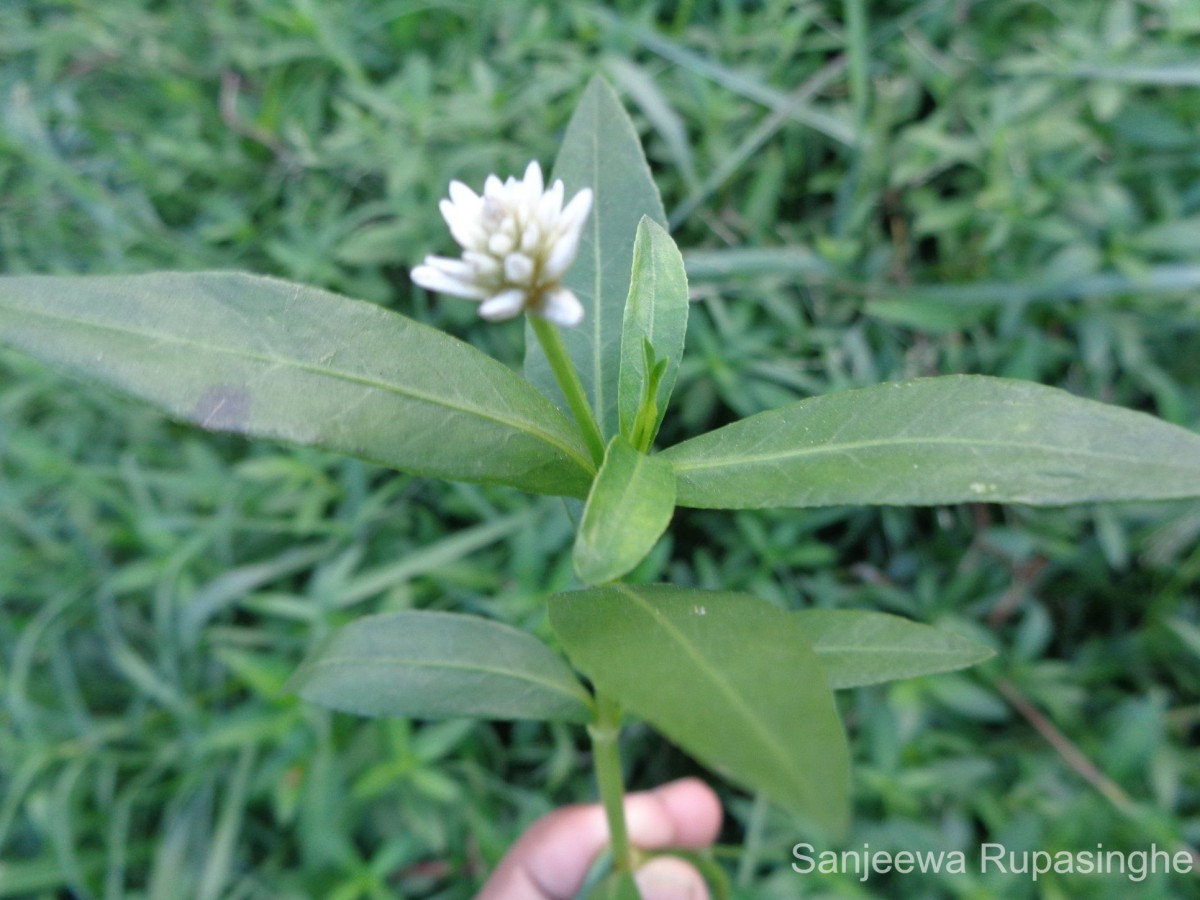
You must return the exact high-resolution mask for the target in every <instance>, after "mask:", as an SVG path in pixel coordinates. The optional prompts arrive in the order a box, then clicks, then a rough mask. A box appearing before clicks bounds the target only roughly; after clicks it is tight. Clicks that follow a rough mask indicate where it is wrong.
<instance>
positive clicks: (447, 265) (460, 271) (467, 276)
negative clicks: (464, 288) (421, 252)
mask: <svg viewBox="0 0 1200 900" xmlns="http://www.w3.org/2000/svg"><path fill="white" fill-rule="evenodd" d="M425 265H427V266H429V267H431V268H434V269H437V270H438V271H439V272H442V273H444V274H446V275H449V276H450V277H451V278H457V279H458V280H459V281H464V282H465V281H470V280H471V279H472V278H474V277H475V269H474V267H473V266H471V265H469V264H468V263H466V262H464V261H463V260H461V259H450V258H449V257H447V256H427V257H425Z"/></svg>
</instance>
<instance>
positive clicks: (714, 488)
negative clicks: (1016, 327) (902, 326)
mask: <svg viewBox="0 0 1200 900" xmlns="http://www.w3.org/2000/svg"><path fill="white" fill-rule="evenodd" d="M661 455H662V456H664V457H665V458H667V459H669V460H670V461H671V463H672V464H673V465H674V466H675V477H676V479H677V491H678V503H679V504H680V505H681V506H695V507H703V508H727V509H751V508H758V507H766V506H832V505H838V504H852V503H876V504H937V503H962V502H967V501H986V502H989V503H1033V504H1043V505H1058V504H1065V503H1084V502H1090V501H1099V500H1135V499H1141V500H1151V499H1153V500H1158V499H1167V498H1178V497H1192V496H1196V495H1200V436H1198V435H1196V434H1193V433H1192V432H1190V431H1187V430H1186V429H1183V428H1179V427H1177V426H1175V425H1171V424H1169V423H1167V422H1164V421H1162V420H1161V419H1156V418H1154V417H1153V416H1149V415H1146V414H1145V413H1139V412H1133V411H1132V410H1128V409H1122V408H1120V407H1116V406H1108V405H1106V404H1103V403H1097V402H1095V401H1093V400H1085V399H1082V398H1080V397H1075V396H1073V395H1071V394H1068V393H1067V392H1066V391H1061V390H1058V389H1056V388H1050V387H1045V386H1043V385H1039V384H1033V383H1031V382H1025V381H1012V380H1009V379H1003V378H987V377H983V376H977V375H954V376H947V377H944V378H927V379H918V380H916V381H905V382H897V383H895V384H881V385H876V386H874V387H869V388H863V389H861V390H855V391H845V392H843V393H838V394H832V395H829V396H825V397H814V398H811V399H808V400H801V401H800V402H798V403H793V404H790V405H788V406H784V407H781V408H779V409H775V410H771V411H770V412H764V413H759V414H758V415H755V416H751V417H750V418H748V419H743V420H742V421H740V422H735V423H733V424H732V425H727V426H725V427H724V428H719V429H717V430H716V431H713V432H710V433H708V434H705V435H701V436H700V437H697V438H693V439H691V440H689V441H685V442H684V443H682V444H679V445H677V446H675V447H672V448H670V449H669V450H666V451H664V452H663V453H662V454H661Z"/></svg>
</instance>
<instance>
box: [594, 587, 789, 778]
mask: <svg viewBox="0 0 1200 900" xmlns="http://www.w3.org/2000/svg"><path fill="white" fill-rule="evenodd" d="M612 586H613V587H614V588H616V589H617V591H618V592H619V593H622V594H624V595H626V596H627V597H629V598H630V599H631V600H633V601H634V602H635V603H637V604H638V605H639V606H641V607H642V608H643V609H644V610H645V611H646V613H647V614H648V615H649V616H650V617H651V618H652V619H654V620H655V622H657V623H658V624H659V626H660V627H662V629H663V630H664V631H666V632H667V633H668V634H669V635H670V636H672V637H674V638H675V640H676V642H677V643H678V644H679V646H680V647H681V648H682V649H683V651H684V652H685V653H686V654H687V655H688V656H689V657H691V659H692V660H693V662H694V663H695V665H696V667H697V668H698V669H699V670H700V671H701V673H702V674H703V675H705V676H707V678H708V679H709V680H710V681H711V682H712V683H713V684H714V685H715V686H716V688H717V690H718V691H720V692H721V694H722V695H724V696H725V697H726V699H727V700H728V701H729V703H730V704H731V705H732V706H733V708H734V709H735V710H736V711H737V712H738V713H739V714H740V715H741V716H742V718H743V719H745V721H746V722H747V723H748V725H749V727H750V729H751V730H752V731H754V732H755V733H756V734H757V735H758V736H759V737H760V739H761V740H762V742H763V744H764V745H765V746H766V747H767V748H768V750H769V751H770V752H771V755H772V756H774V757H775V758H776V760H777V761H778V762H779V763H780V764H781V769H782V771H786V772H791V771H792V768H793V762H794V761H793V760H792V758H791V756H790V755H789V754H788V752H787V748H786V747H784V746H783V745H782V744H780V743H779V742H778V741H777V740H775V737H774V735H772V734H771V732H770V730H769V729H767V728H766V727H765V726H764V725H763V724H762V722H761V721H760V720H759V718H758V717H757V716H756V715H755V714H754V711H753V710H752V709H750V707H748V706H747V705H746V703H745V701H744V700H743V699H742V698H741V696H740V695H739V694H738V693H737V692H736V691H734V690H733V689H732V688H731V687H730V686H729V684H728V683H727V682H725V681H724V680H723V679H722V678H720V677H719V675H718V673H717V672H715V671H714V670H713V669H712V667H711V666H710V665H709V664H708V661H707V660H706V659H705V657H704V656H703V654H701V653H700V652H699V651H698V650H697V649H696V648H695V647H694V646H693V645H692V643H691V642H690V641H688V640H687V638H685V637H684V635H683V633H682V632H681V631H680V630H679V629H678V628H676V627H675V625H674V624H673V623H671V622H670V621H669V620H668V619H666V617H663V616H660V615H658V613H657V611H656V610H655V609H654V607H652V606H651V605H650V604H649V603H647V602H646V601H645V600H644V599H643V598H642V597H641V596H640V595H639V594H638V593H637V592H636V591H634V590H633V589H632V588H631V587H630V586H629V585H625V584H614V585H612ZM788 780H789V781H792V782H793V784H794V785H795V786H796V787H798V789H799V790H800V791H801V792H802V793H804V794H805V795H806V796H807V795H808V794H809V793H810V792H809V790H808V788H807V787H806V786H805V785H804V784H803V783H802V782H801V783H796V782H794V780H793V779H792V778H790V777H789V779H788Z"/></svg>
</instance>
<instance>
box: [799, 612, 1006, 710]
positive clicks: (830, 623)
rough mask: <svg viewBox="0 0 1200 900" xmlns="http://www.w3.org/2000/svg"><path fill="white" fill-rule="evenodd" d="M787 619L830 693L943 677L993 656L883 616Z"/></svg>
mask: <svg viewBox="0 0 1200 900" xmlns="http://www.w3.org/2000/svg"><path fill="white" fill-rule="evenodd" d="M792 617H793V618H794V619H796V620H797V621H798V622H799V623H800V625H801V627H802V628H803V629H804V634H805V636H807V638H808V640H809V642H810V643H811V644H812V648H813V650H815V651H817V656H819V657H820V658H821V666H822V667H823V668H824V669H825V677H826V678H827V679H828V680H829V686H830V687H831V688H833V689H834V690H840V689H842V688H852V687H861V686H862V685H866V684H878V683H879V682H881V681H894V680H895V679H897V678H913V677H915V676H917V675H929V674H932V673H934V672H949V671H952V670H954V669H962V668H965V667H967V666H973V665H975V664H976V663H979V662H983V661H984V660H985V659H987V658H988V657H990V656H993V655H994V651H993V650H992V649H991V648H990V647H986V646H984V645H983V644H980V643H977V642H975V641H973V640H971V639H970V638H966V637H963V636H962V635H958V634H955V633H953V632H951V631H942V630H941V629H938V628H931V627H930V626H928V625H922V624H920V623H919V622H910V621H908V620H907V619H902V618H900V617H899V616H890V615H887V614H886V613H877V612H862V611H859V610H848V609H847V610H842V609H806V610H801V611H799V612H794V613H792Z"/></svg>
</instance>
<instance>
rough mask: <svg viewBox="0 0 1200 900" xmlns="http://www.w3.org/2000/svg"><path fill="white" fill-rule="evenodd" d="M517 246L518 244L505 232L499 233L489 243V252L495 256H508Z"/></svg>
mask: <svg viewBox="0 0 1200 900" xmlns="http://www.w3.org/2000/svg"><path fill="white" fill-rule="evenodd" d="M516 246H517V242H516V241H515V240H513V238H512V237H511V236H510V235H507V234H505V233H504V232H503V231H497V232H496V233H495V234H493V235H492V236H491V237H490V238H488V241H487V248H488V252H489V253H491V254H492V255H493V256H507V255H508V254H509V253H512V252H513V250H514V249H516Z"/></svg>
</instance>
